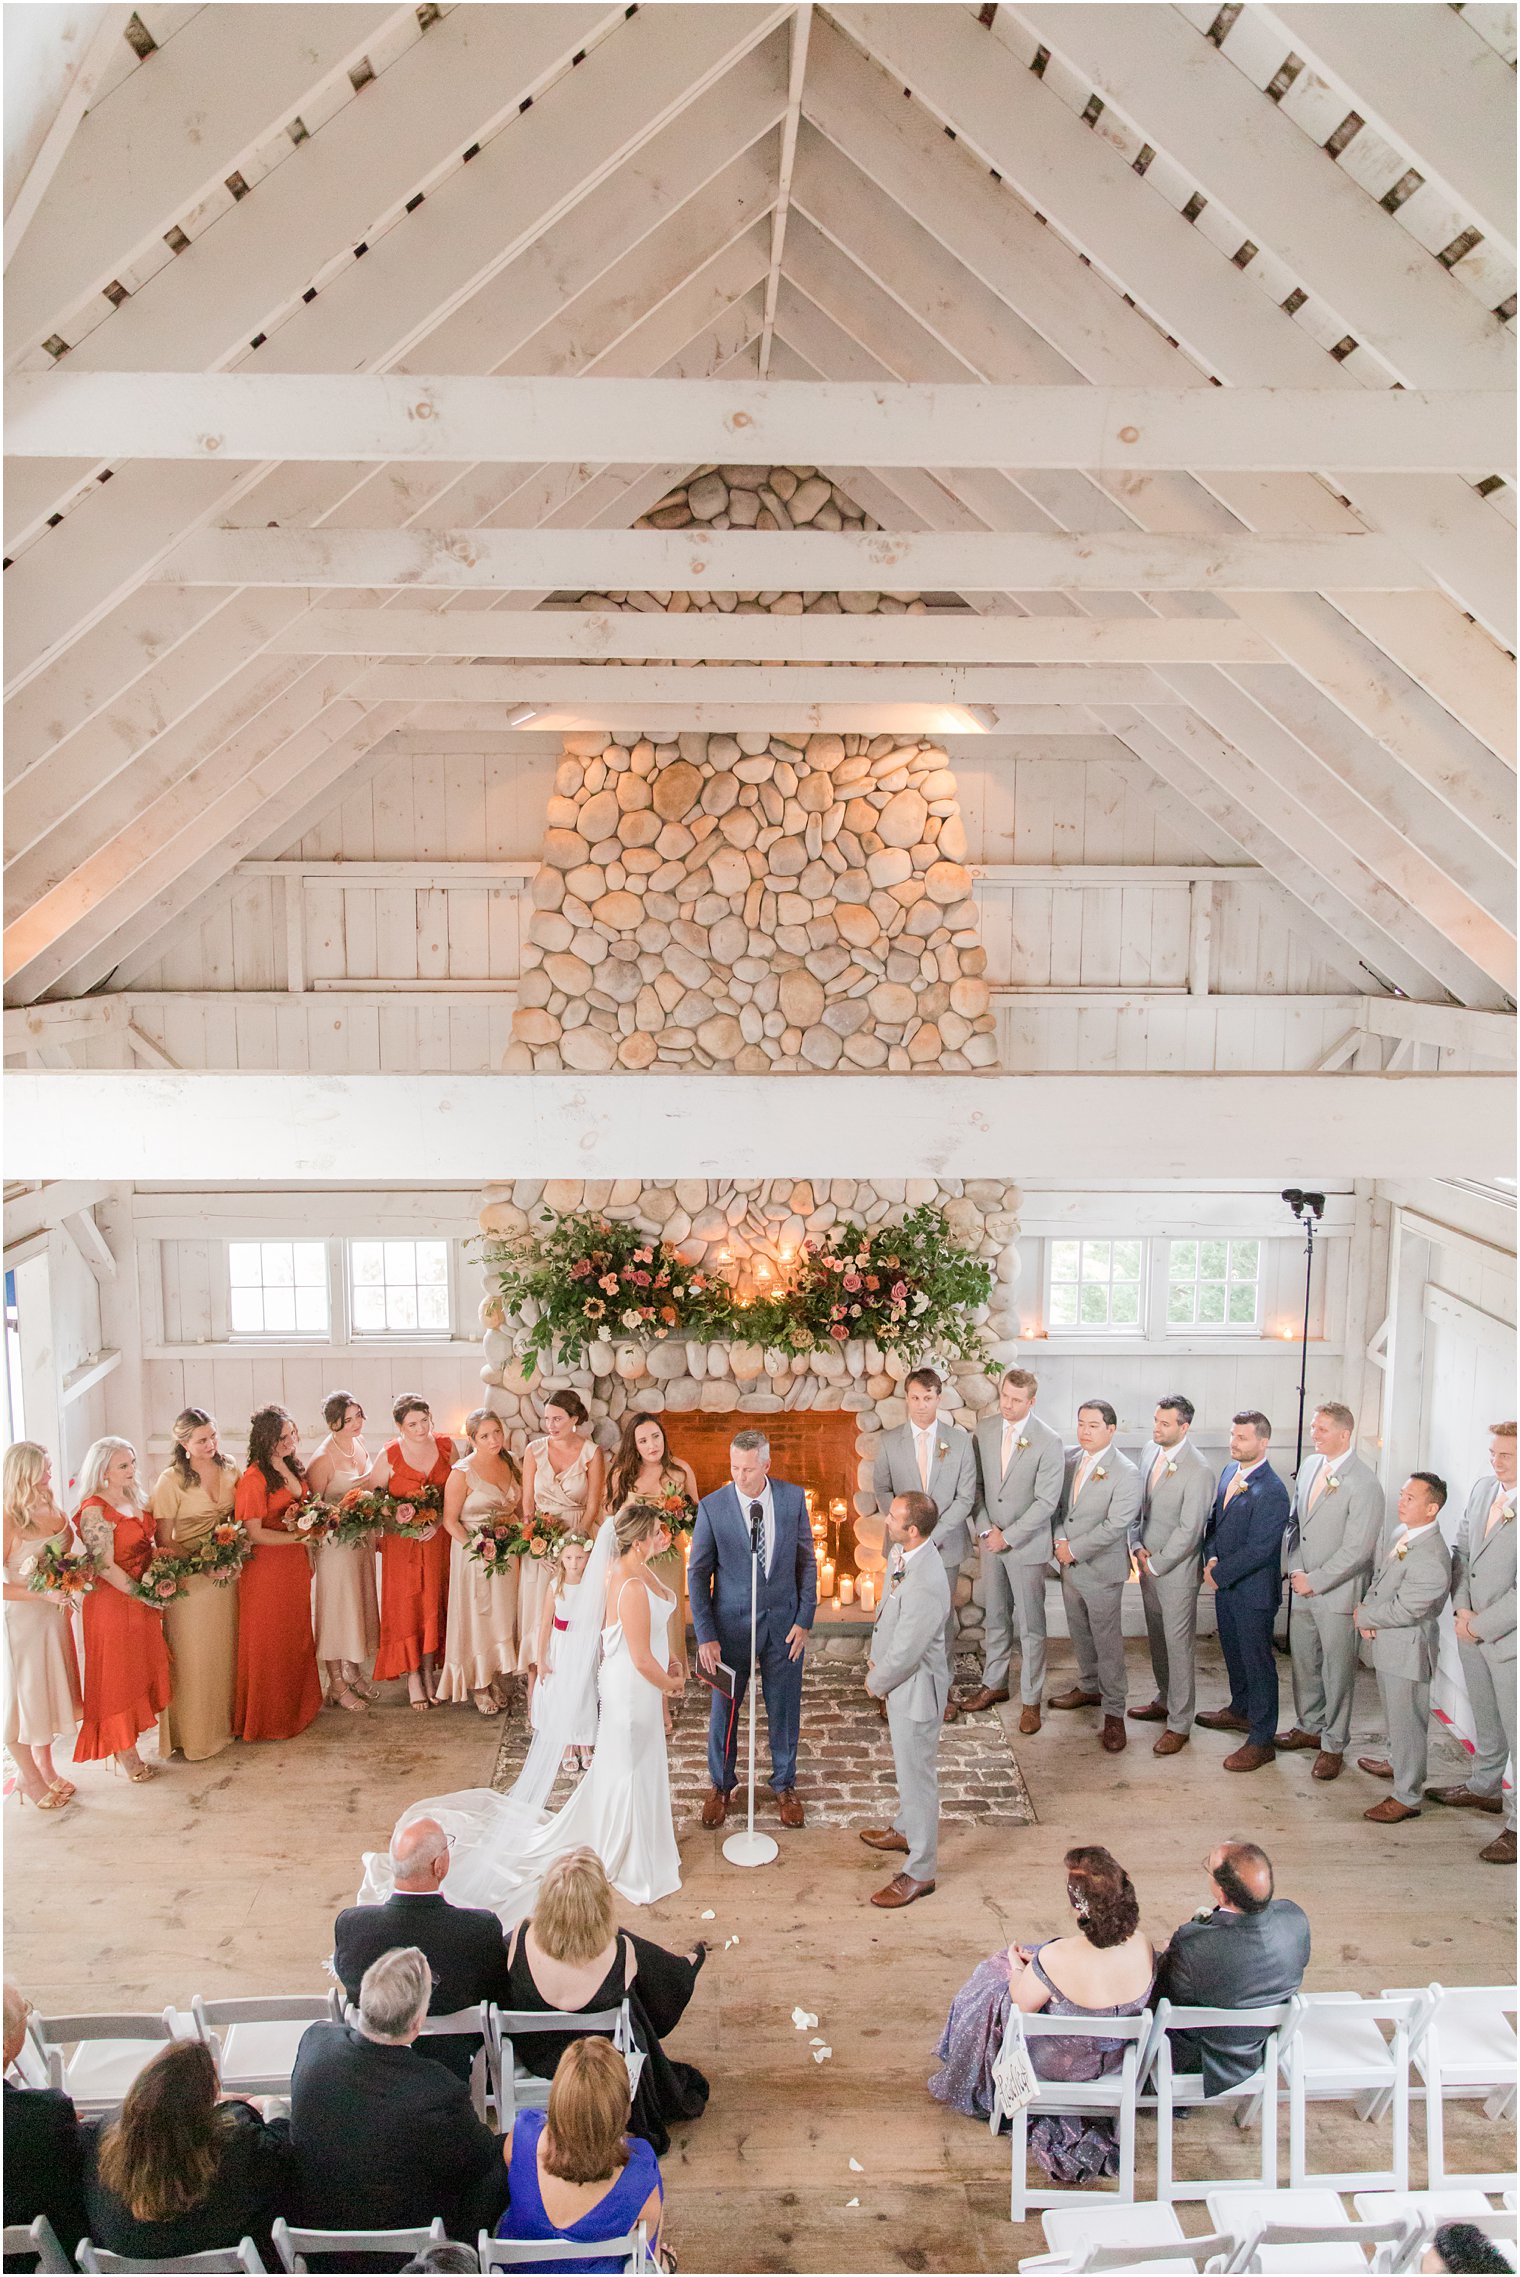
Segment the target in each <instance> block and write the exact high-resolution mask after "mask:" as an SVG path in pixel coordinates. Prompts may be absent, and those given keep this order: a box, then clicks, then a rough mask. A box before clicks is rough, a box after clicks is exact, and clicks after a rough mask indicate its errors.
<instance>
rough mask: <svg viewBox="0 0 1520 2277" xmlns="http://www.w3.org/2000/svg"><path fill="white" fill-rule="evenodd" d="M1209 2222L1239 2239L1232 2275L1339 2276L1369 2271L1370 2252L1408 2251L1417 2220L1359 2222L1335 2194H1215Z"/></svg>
mask: <svg viewBox="0 0 1520 2277" xmlns="http://www.w3.org/2000/svg"><path fill="white" fill-rule="evenodd" d="M1208 2208H1209V2219H1210V2221H1211V2222H1213V2224H1214V2225H1215V2227H1216V2228H1217V2229H1223V2228H1225V2227H1226V2226H1229V2227H1231V2228H1233V2229H1234V2230H1235V2231H1236V2233H1237V2235H1238V2238H1239V2244H1238V2245H1237V2247H1236V2250H1235V2253H1234V2255H1233V2256H1232V2257H1231V2259H1230V2261H1229V2262H1228V2263H1227V2265H1226V2266H1227V2267H1228V2268H1229V2269H1231V2270H1258V2269H1259V2270H1302V2271H1305V2272H1307V2277H1339V2273H1340V2272H1342V2271H1345V2270H1365V2269H1366V2267H1367V2251H1366V2249H1367V2247H1368V2246H1369V2245H1371V2246H1374V2247H1377V2246H1402V2245H1403V2244H1404V2243H1405V2242H1406V2240H1407V2237H1408V2234H1409V2231H1410V2229H1411V2227H1412V2226H1413V2225H1412V2217H1410V2216H1408V2215H1405V2216H1402V2217H1401V2216H1399V2215H1396V2214H1389V2213H1386V2212H1385V2213H1383V2214H1380V2215H1379V2216H1378V2217H1377V2218H1376V2220H1374V2221H1370V2222H1367V2221H1358V2222H1353V2221H1352V2220H1351V2218H1350V2216H1349V2215H1348V2214H1347V2212H1346V2209H1345V2207H1344V2206H1343V2205H1342V2204H1341V2202H1340V2199H1339V2197H1338V2196H1337V2194H1336V2192H1335V2191H1334V2190H1326V2189H1319V2190H1292V2189H1289V2190H1232V2191H1218V2190H1215V2191H1211V2192H1210V2193H1209V2199H1208Z"/></svg>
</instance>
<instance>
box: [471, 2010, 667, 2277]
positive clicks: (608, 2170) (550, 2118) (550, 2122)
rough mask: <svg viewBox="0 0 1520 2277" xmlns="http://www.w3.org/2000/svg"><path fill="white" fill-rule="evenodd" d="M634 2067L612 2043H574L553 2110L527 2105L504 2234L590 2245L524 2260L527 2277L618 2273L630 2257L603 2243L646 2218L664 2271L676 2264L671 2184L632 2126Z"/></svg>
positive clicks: (552, 2092) (510, 2160)
mask: <svg viewBox="0 0 1520 2277" xmlns="http://www.w3.org/2000/svg"><path fill="white" fill-rule="evenodd" d="M629 2117H630V2097H629V2092H628V2066H627V2064H626V2062H625V2061H624V2059H623V2057H622V2056H621V2055H620V2054H619V2053H618V2051H617V2049H616V2048H614V2047H613V2045H612V2043H611V2041H610V2040H572V2041H571V2043H570V2045H569V2047H568V2048H567V2049H566V2050H565V2052H564V2054H563V2055H562V2056H561V2058H560V2061H559V2068H558V2070H557V2071H556V2072H555V2074H554V2081H553V2084H552V2086H551V2087H550V2089H549V2108H548V2110H547V2111H519V2112H518V2114H517V2117H516V2119H515V2120H514V2121H513V2124H512V2133H511V2136H510V2137H509V2139H508V2142H507V2144H506V2151H505V2155H506V2159H507V2165H508V2185H507V2186H508V2189H509V2191H510V2194H511V2202H510V2204H509V2205H508V2207H507V2210H506V2212H505V2213H504V2214H503V2215H502V2217H501V2220H500V2221H499V2222H498V2223H497V2225H496V2235H497V2236H498V2237H500V2238H511V2239H513V2240H515V2241H516V2242H518V2243H520V2244H537V2243H543V2244H545V2245H548V2244H551V2243H554V2242H556V2241H558V2240H562V2239H571V2240H573V2241H574V2242H575V2243H576V2244H584V2245H585V2246H586V2248H587V2253H586V2256H585V2258H584V2259H582V2258H581V2257H580V2256H579V2255H577V2256H576V2258H575V2259H574V2260H570V2261H552V2262H550V2261H545V2262H542V2263H540V2262H532V2261H528V2262H523V2263H521V2264H520V2265H519V2266H520V2267H521V2268H522V2270H523V2271H524V2273H525V2277H532V2273H533V2272H534V2271H535V2270H537V2271H540V2272H541V2277H563V2273H565V2272H571V2273H573V2277H597V2273H599V2272H602V2271H605V2272H607V2277H615V2273H616V2272H618V2271H621V2270H622V2269H623V2268H624V2266H625V2264H626V2258H627V2257H626V2254H607V2253H602V2254H598V2253H597V2251H596V2248H597V2246H598V2245H602V2246H606V2245H607V2244H609V2243H611V2241H612V2240H614V2239H616V2238H621V2237H627V2236H628V2234H629V2232H630V2231H632V2230H634V2229H636V2228H637V2227H638V2225H639V2223H640V2222H642V2223H643V2224H644V2232H645V2236H646V2238H647V2240H648V2242H649V2247H650V2251H651V2253H652V2254H653V2255H654V2256H655V2258H656V2260H657V2262H658V2264H659V2266H660V2267H661V2268H662V2269H674V2267H675V2256H674V2254H673V2253H671V2252H670V2251H669V2249H668V2248H667V2247H666V2246H665V2245H664V2242H663V2239H662V2237H661V2228H662V2224H663V2221H664V2205H665V2190H664V2185H663V2183H662V2182H661V2180H660V2162H659V2160H658V2159H657V2158H656V2157H655V2154H654V2152H653V2151H652V2150H651V2149H650V2147H649V2145H648V2143H646V2142H641V2141H640V2140H639V2138H638V2136H636V2135H633V2136H630V2135H629V2133H628V2121H629Z"/></svg>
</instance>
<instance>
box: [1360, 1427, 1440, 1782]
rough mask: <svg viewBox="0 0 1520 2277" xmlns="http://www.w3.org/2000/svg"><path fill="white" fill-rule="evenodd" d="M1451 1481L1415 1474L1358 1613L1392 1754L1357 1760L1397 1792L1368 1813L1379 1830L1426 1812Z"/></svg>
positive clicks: (1409, 1480)
mask: <svg viewBox="0 0 1520 2277" xmlns="http://www.w3.org/2000/svg"><path fill="white" fill-rule="evenodd" d="M1445 1506H1446V1484H1445V1481H1444V1480H1443V1479H1438V1478H1437V1477H1436V1475H1435V1473H1434V1472H1433V1471H1415V1472H1413V1473H1412V1475H1411V1476H1410V1477H1409V1478H1407V1479H1406V1480H1405V1481H1404V1486H1403V1489H1402V1491H1401V1493H1400V1495H1399V1510H1398V1518H1399V1522H1398V1525H1397V1526H1396V1527H1395V1529H1394V1532H1393V1537H1392V1539H1391V1540H1390V1542H1389V1544H1388V1547H1387V1549H1386V1550H1385V1552H1384V1553H1383V1556H1382V1559H1381V1560H1380V1562H1379V1565H1378V1569H1377V1571H1376V1573H1375V1574H1374V1575H1373V1577H1372V1580H1371V1583H1370V1584H1369V1586H1368V1589H1367V1593H1366V1595H1365V1596H1364V1597H1363V1599H1362V1601H1361V1603H1360V1604H1359V1605H1358V1606H1357V1608H1356V1627H1357V1634H1358V1635H1359V1636H1361V1637H1364V1638H1365V1639H1366V1641H1367V1642H1368V1644H1370V1645H1371V1647H1372V1665H1373V1667H1374V1668H1375V1669H1376V1670H1377V1680H1378V1694H1379V1697H1380V1698H1381V1700H1382V1703H1383V1720H1384V1722H1385V1723H1386V1724H1387V1726H1388V1753H1389V1755H1390V1757H1391V1758H1392V1760H1391V1761H1390V1762H1387V1763H1385V1762H1383V1761H1382V1760H1381V1759H1380V1758H1379V1757H1377V1756H1373V1755H1359V1756H1358V1757H1357V1759H1356V1760H1357V1768H1358V1769H1359V1770H1362V1771H1367V1772H1370V1773H1371V1775H1372V1777H1373V1778H1374V1779H1391V1780H1392V1781H1393V1793H1392V1794H1391V1795H1385V1796H1384V1798H1383V1800H1382V1801H1381V1802H1380V1803H1374V1804H1373V1806H1372V1808H1371V1810H1366V1811H1363V1813H1362V1816H1363V1818H1370V1819H1371V1820H1372V1821H1373V1823H1374V1824H1375V1825H1377V1826H1397V1825H1399V1823H1400V1822H1401V1821H1402V1820H1404V1819H1406V1818H1418V1817H1419V1815H1420V1791H1421V1789H1422V1788H1423V1787H1424V1784H1425V1760H1426V1754H1427V1751H1428V1749H1429V1745H1430V1679H1431V1677H1432V1675H1433V1674H1434V1673H1435V1665H1436V1653H1437V1649H1438V1648H1437V1642H1436V1615H1437V1614H1438V1613H1439V1612H1440V1610H1441V1607H1442V1606H1443V1605H1444V1604H1445V1602H1446V1600H1447V1597H1448V1596H1449V1595H1450V1593H1451V1552H1450V1550H1449V1549H1448V1548H1447V1547H1446V1542H1445V1539H1444V1537H1443V1535H1442V1533H1441V1528H1440V1524H1439V1520H1440V1516H1441V1512H1442V1510H1443V1509H1444V1508H1445Z"/></svg>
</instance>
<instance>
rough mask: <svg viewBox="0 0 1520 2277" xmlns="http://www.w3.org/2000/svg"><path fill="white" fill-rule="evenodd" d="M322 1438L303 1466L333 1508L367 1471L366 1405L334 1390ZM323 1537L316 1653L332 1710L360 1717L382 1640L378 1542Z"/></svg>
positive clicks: (316, 1603)
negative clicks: (367, 1682) (376, 1553)
mask: <svg viewBox="0 0 1520 2277" xmlns="http://www.w3.org/2000/svg"><path fill="white" fill-rule="evenodd" d="M322 1420H323V1422H324V1423H325V1424H326V1425H327V1437H326V1438H325V1439H324V1440H323V1441H322V1444H321V1446H320V1447H318V1449H317V1451H316V1453H315V1454H314V1455H313V1456H312V1458H311V1461H310V1463H309V1464H308V1465H307V1470H306V1476H307V1478H308V1479H309V1480H310V1482H311V1487H312V1491H313V1492H314V1493H315V1494H319V1495H320V1496H321V1498H322V1500H323V1501H324V1502H326V1503H330V1504H333V1505H336V1504H338V1503H340V1502H341V1501H342V1500H343V1497H344V1495H345V1494H351V1493H352V1492H353V1490H354V1488H355V1487H356V1486H358V1485H360V1484H361V1482H362V1481H363V1480H364V1479H365V1478H366V1477H367V1476H368V1475H369V1471H370V1468H371V1458H370V1454H369V1450H368V1448H367V1447H366V1446H365V1444H364V1440H363V1437H362V1433H363V1430H364V1410H363V1408H362V1407H361V1406H360V1405H359V1402H358V1401H357V1400H356V1399H355V1397H354V1395H353V1393H352V1392H347V1391H338V1392H334V1393H333V1394H332V1396H331V1398H330V1399H326V1400H324V1401H323V1403H322ZM376 1541H377V1537H376V1536H375V1535H373V1534H367V1535H366V1536H365V1538H364V1540H363V1541H362V1542H324V1543H323V1544H322V1546H321V1548H320V1549H319V1550H318V1551H317V1552H316V1573H315V1582H314V1596H313V1608H312V1622H313V1626H314V1627H315V1630H316V1638H317V1658H318V1660H319V1661H320V1662H321V1664H322V1673H323V1675H324V1676H325V1677H326V1678H327V1700H328V1705H329V1706H330V1707H338V1708H348V1709H350V1710H351V1711H352V1712H353V1713H354V1714H356V1715H361V1716H362V1715H363V1714H364V1713H365V1712H366V1711H365V1701H366V1700H367V1699H371V1698H373V1694H372V1693H369V1692H367V1691H366V1690H365V1689H364V1686H365V1680H366V1678H367V1677H368V1675H369V1672H370V1669H371V1667H372V1666H373V1665H374V1659H375V1648H376V1646H377V1645H378V1644H379V1642H380V1600H379V1597H378V1595H377V1594H376V1590H375V1545H376Z"/></svg>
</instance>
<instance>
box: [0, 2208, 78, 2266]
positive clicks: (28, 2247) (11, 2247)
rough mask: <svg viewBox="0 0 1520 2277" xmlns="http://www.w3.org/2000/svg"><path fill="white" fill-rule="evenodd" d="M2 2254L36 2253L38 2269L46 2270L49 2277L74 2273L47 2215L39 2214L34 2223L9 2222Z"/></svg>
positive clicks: (6, 2227)
mask: <svg viewBox="0 0 1520 2277" xmlns="http://www.w3.org/2000/svg"><path fill="white" fill-rule="evenodd" d="M0 2253H8V2254H9V2253H35V2255H36V2256H37V2267H38V2268H39V2269H45V2270H46V2271H47V2272H48V2277H57V2273H58V2271H60V2270H64V2271H72V2269H73V2266H74V2264H73V2263H72V2261H70V2259H69V2257H68V2255H67V2254H66V2253H65V2252H64V2250H63V2247H62V2246H61V2245H60V2244H59V2243H58V2233H57V2231H56V2230H55V2229H54V2227H53V2225H52V2223H51V2222H50V2221H49V2220H48V2218H47V2216H46V2214H39V2215H38V2216H37V2219H36V2220H35V2221H33V2222H7V2223H6V2225H5V2235H4V2241H3V2243H0Z"/></svg>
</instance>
